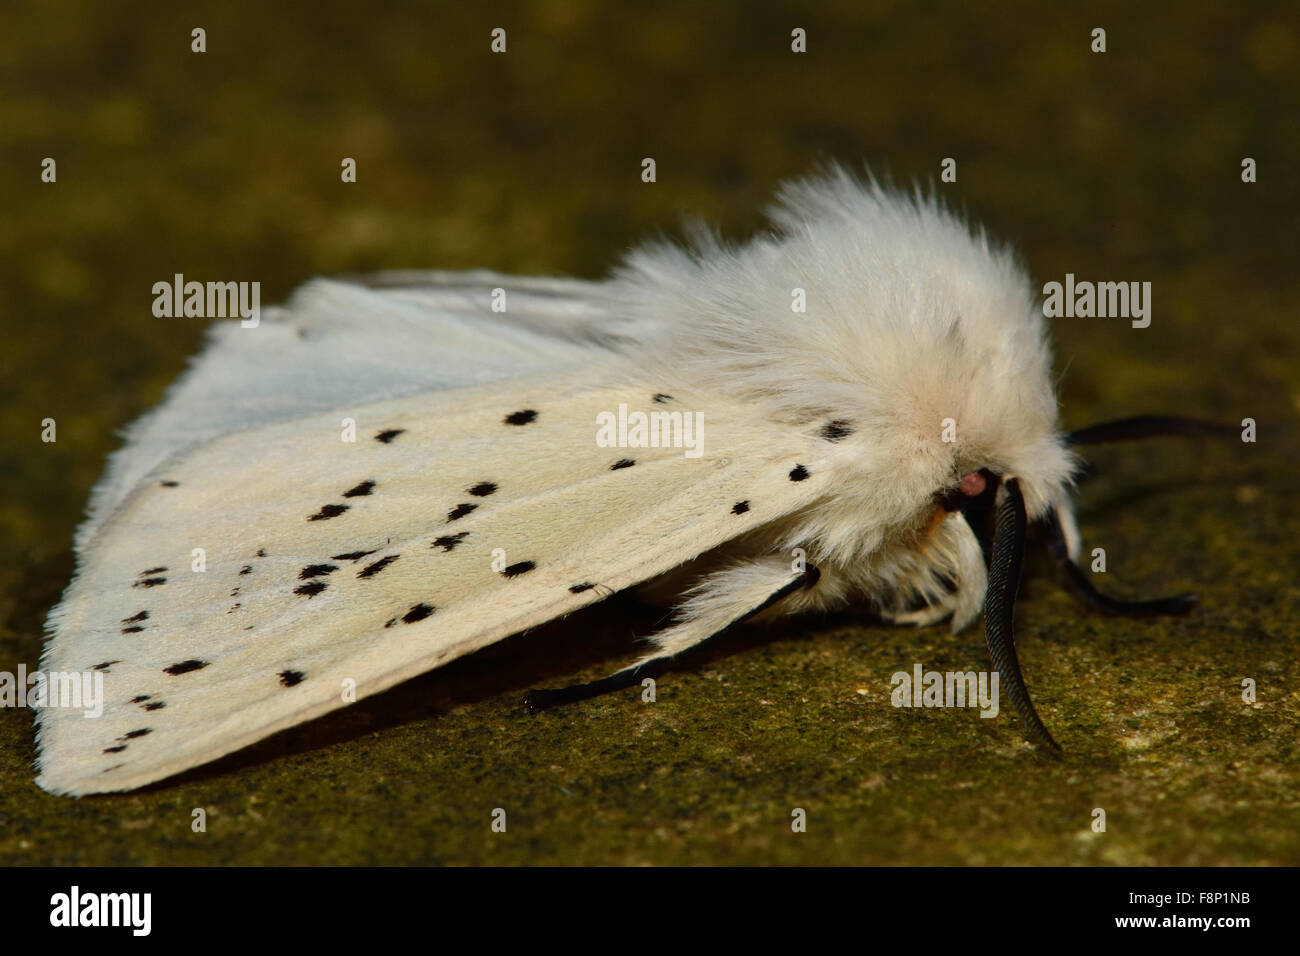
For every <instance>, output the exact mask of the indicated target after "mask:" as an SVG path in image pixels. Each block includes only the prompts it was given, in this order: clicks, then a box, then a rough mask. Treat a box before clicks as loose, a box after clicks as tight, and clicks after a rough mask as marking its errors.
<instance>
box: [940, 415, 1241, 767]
mask: <svg viewBox="0 0 1300 956" xmlns="http://www.w3.org/2000/svg"><path fill="white" fill-rule="evenodd" d="M1229 434H1235V429H1233V428H1231V427H1229V426H1223V425H1216V424H1213V423H1208V422H1199V421H1192V420H1188V419H1177V418H1155V417H1141V418H1132V419H1123V420H1120V421H1116V422H1107V423H1103V424H1100V425H1094V426H1091V427H1090V428H1085V429H1081V430H1079V431H1076V432H1072V433H1070V434H1068V435H1065V436H1063V444H1064V445H1067V446H1077V445H1084V444H1091V443H1093V442H1103V441H1113V440H1121V439H1130V438H1146V437H1152V436H1158V435H1219V436H1223V435H1229ZM1026 487H1027V484H1026V482H1025V481H1024V479H1023V478H1022V477H1021V476H1018V475H1016V474H1015V473H1013V472H1011V471H997V470H994V469H993V468H989V467H982V468H979V469H976V470H972V471H968V472H965V473H964V474H962V475H961V476H960V478H959V479H958V480H957V482H956V483H955V484H954V485H953V486H951V487H949V488H946V489H943V490H942V491H941V492H940V493H938V494H936V503H937V504H938V506H939V508H940V509H941V510H942V511H943V512H945V513H947V514H956V515H959V516H960V520H961V521H962V522H964V523H965V524H966V525H967V526H968V527H969V529H970V532H971V533H972V534H973V535H974V536H975V539H976V540H977V541H978V542H979V546H980V551H981V553H982V554H983V557H984V565H985V568H986V571H987V584H986V589H985V596H984V625H985V631H986V636H987V640H988V649H989V657H990V658H991V660H992V662H993V666H994V668H995V670H996V671H997V672H998V675H999V678H1000V683H1001V686H1002V687H1004V688H1005V689H1006V691H1007V692H1008V693H1009V695H1010V696H1011V700H1012V704H1013V706H1014V708H1015V710H1016V712H1017V713H1018V714H1019V715H1020V717H1021V720H1022V721H1023V723H1024V727H1025V734H1026V737H1027V738H1028V739H1029V740H1030V741H1031V742H1032V743H1035V744H1038V745H1039V746H1040V748H1042V750H1043V751H1044V752H1046V753H1049V754H1055V755H1059V754H1060V753H1061V748H1060V746H1059V745H1058V744H1057V743H1056V741H1055V740H1054V739H1052V735H1051V734H1050V733H1049V732H1048V730H1047V727H1046V726H1045V725H1044V724H1043V721H1042V719H1041V718H1040V717H1039V716H1038V712H1037V711H1036V710H1035V708H1034V705H1033V702H1032V700H1031V699H1030V697H1029V691H1028V689H1027V688H1026V687H1025V682H1024V676H1023V675H1022V673H1021V670H1020V662H1019V660H1018V658H1017V655H1016V646H1015V639H1014V633H1013V628H1012V625H1013V620H1014V615H1015V602H1016V596H1017V592H1018V590H1019V587H1020V575H1021V568H1022V565H1023V563H1024V554H1025V541H1026V537H1027V529H1028V525H1029V523H1030V520H1031V519H1032V518H1033V514H1032V513H1031V512H1030V510H1029V509H1028V507H1027V504H1026V494H1025V488H1026ZM1040 493H1041V489H1040ZM1041 517H1043V518H1044V520H1045V521H1046V523H1047V526H1048V537H1049V544H1050V547H1051V550H1052V553H1053V556H1054V557H1055V558H1056V559H1057V561H1058V562H1059V563H1060V564H1061V565H1062V567H1063V569H1064V571H1065V573H1066V577H1067V580H1068V581H1069V583H1070V584H1071V586H1072V587H1073V588H1074V589H1075V590H1076V591H1077V592H1078V593H1079V594H1080V596H1081V597H1082V598H1083V599H1084V600H1085V601H1086V602H1087V603H1088V604H1090V605H1092V606H1093V607H1094V608H1096V609H1098V610H1102V611H1104V612H1107V613H1111V614H1124V615H1129V616H1134V617H1143V616H1153V615H1159V614H1181V613H1184V612H1186V611H1187V610H1188V609H1190V608H1191V607H1192V606H1193V605H1194V604H1195V602H1196V599H1195V597H1194V596H1193V595H1190V594H1179V595H1174V596H1172V597H1168V598H1158V599H1156V600H1151V601H1118V600H1115V599H1113V598H1109V597H1106V596H1105V595H1103V594H1100V593H1098V592H1097V591H1096V590H1095V589H1094V588H1093V587H1092V585H1091V583H1090V582H1089V581H1088V579H1087V578H1086V577H1085V576H1084V574H1083V572H1082V570H1081V569H1080V568H1079V567H1078V566H1077V565H1076V564H1075V563H1074V560H1073V557H1072V553H1071V552H1072V548H1071V546H1070V544H1069V543H1067V535H1071V536H1073V537H1074V538H1075V540H1076V541H1077V535H1078V533H1077V530H1076V529H1075V528H1074V526H1073V517H1072V515H1071V512H1070V509H1069V506H1068V502H1067V501H1066V500H1064V498H1062V499H1059V500H1057V499H1049V500H1048V501H1047V503H1046V506H1045V507H1044V511H1043V514H1042V516H1041Z"/></svg>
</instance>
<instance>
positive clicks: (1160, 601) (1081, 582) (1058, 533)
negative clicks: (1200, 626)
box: [1047, 508, 1196, 617]
mask: <svg viewBox="0 0 1300 956" xmlns="http://www.w3.org/2000/svg"><path fill="white" fill-rule="evenodd" d="M1047 531H1048V535H1047V543H1048V548H1049V549H1050V550H1051V552H1052V557H1054V558H1055V559H1056V560H1057V563H1059V564H1060V565H1061V567H1062V568H1063V569H1064V570H1065V577H1066V579H1067V580H1068V581H1069V582H1070V585H1071V587H1072V588H1073V590H1074V592H1075V594H1077V595H1078V596H1079V598H1080V599H1081V600H1082V601H1083V602H1084V603H1085V604H1087V605H1088V606H1089V607H1091V608H1092V609H1093V610H1094V611H1101V612H1102V613H1104V614H1118V615H1121V616H1123V617H1159V616H1162V615H1169V614H1186V613H1187V612H1188V611H1190V610H1191V609H1192V608H1193V607H1195V606H1196V595H1195V594H1174V595H1171V596H1170V597H1164V598H1154V599H1152V600H1149V601H1122V600H1120V599H1119V598H1113V597H1110V596H1108V595H1105V594H1102V593H1101V592H1100V591H1098V590H1097V589H1096V588H1094V587H1093V586H1092V582H1091V581H1089V580H1088V576H1087V575H1086V574H1084V573H1083V569H1082V568H1081V567H1079V566H1078V565H1077V564H1075V563H1074V561H1073V560H1071V558H1070V549H1069V548H1068V547H1067V546H1066V543H1065V531H1064V529H1063V528H1062V527H1061V519H1060V516H1059V514H1058V512H1057V510H1056V509H1055V508H1053V509H1052V510H1051V511H1049V512H1048V513H1047Z"/></svg>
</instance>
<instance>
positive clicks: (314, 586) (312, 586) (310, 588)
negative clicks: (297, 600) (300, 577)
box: [293, 581, 329, 598]
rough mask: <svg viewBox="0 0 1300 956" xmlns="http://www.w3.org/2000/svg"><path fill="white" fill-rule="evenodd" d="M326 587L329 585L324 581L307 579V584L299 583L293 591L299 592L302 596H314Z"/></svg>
mask: <svg viewBox="0 0 1300 956" xmlns="http://www.w3.org/2000/svg"><path fill="white" fill-rule="evenodd" d="M327 587H329V585H328V584H326V583H325V582H324V581H309V582H308V583H307V584H300V585H299V586H298V587H296V588H294V589H293V593H294V594H301V595H302V596H303V597H309V598H314V597H315V596H316V595H318V594H320V593H321V591H324V590H325V589H326V588H327Z"/></svg>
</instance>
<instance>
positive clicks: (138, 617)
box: [122, 611, 149, 624]
mask: <svg viewBox="0 0 1300 956" xmlns="http://www.w3.org/2000/svg"><path fill="white" fill-rule="evenodd" d="M147 620H149V612H148V611H138V612H136V613H135V614H132V615H131V616H130V617H124V618H122V623H123V624H135V623H137V622H138V621H147Z"/></svg>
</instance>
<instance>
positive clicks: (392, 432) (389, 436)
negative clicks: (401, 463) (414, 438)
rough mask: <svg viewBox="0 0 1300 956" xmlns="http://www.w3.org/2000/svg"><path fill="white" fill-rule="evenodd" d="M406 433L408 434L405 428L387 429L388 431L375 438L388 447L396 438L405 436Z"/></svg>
mask: <svg viewBox="0 0 1300 956" xmlns="http://www.w3.org/2000/svg"><path fill="white" fill-rule="evenodd" d="M405 433H406V429H405V428H389V429H386V430H384V431H382V432H380V433H379V434H378V435H376V436H375V441H381V442H383V443H384V444H385V445H387V444H388V443H389V442H390V441H392V440H393V439H394V438H396V437H397V436H398V435H403V434H405Z"/></svg>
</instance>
